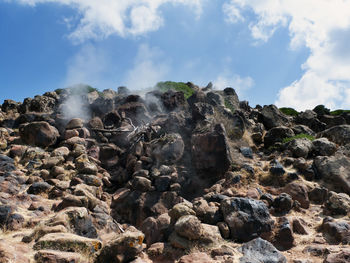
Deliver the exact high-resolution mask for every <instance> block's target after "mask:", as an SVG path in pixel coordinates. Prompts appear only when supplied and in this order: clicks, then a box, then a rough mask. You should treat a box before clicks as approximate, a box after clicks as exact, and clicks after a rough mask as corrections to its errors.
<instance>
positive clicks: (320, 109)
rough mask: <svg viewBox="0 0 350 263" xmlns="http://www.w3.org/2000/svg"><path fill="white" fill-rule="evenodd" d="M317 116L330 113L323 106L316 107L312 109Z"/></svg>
mask: <svg viewBox="0 0 350 263" xmlns="http://www.w3.org/2000/svg"><path fill="white" fill-rule="evenodd" d="M313 111H314V112H316V113H317V115H325V114H329V113H330V109H328V108H326V107H325V106H324V105H317V106H316V107H315V108H314V109H313Z"/></svg>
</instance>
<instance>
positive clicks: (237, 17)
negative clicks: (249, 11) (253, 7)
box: [222, 3, 244, 23]
mask: <svg viewBox="0 0 350 263" xmlns="http://www.w3.org/2000/svg"><path fill="white" fill-rule="evenodd" d="M222 11H223V12H224V15H225V21H226V22H227V23H237V22H239V21H244V18H243V16H242V14H241V12H240V10H239V9H238V8H237V7H236V6H235V5H234V4H231V3H224V5H223V6H222Z"/></svg>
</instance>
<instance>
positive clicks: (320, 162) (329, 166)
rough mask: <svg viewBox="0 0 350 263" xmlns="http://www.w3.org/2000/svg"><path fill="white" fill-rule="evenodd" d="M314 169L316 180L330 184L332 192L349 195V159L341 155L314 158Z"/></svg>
mask: <svg viewBox="0 0 350 263" xmlns="http://www.w3.org/2000/svg"><path fill="white" fill-rule="evenodd" d="M314 167H315V170H316V173H317V177H318V178H322V179H324V180H325V181H326V182H330V183H331V185H330V186H331V187H332V188H333V189H332V190H336V191H339V192H345V193H347V194H350V159H349V158H348V157H346V156H345V155H342V154H336V155H334V156H330V157H320V156H319V157H316V158H315V159H314Z"/></svg>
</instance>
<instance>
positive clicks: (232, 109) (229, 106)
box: [224, 98, 235, 113]
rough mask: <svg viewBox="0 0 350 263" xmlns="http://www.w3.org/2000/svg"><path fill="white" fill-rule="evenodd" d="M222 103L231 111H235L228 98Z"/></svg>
mask: <svg viewBox="0 0 350 263" xmlns="http://www.w3.org/2000/svg"><path fill="white" fill-rule="evenodd" d="M224 104H225V107H226V108H228V109H229V110H230V111H231V112H232V113H234V112H235V107H233V105H232V103H231V102H230V100H229V99H228V98H225V101H224Z"/></svg>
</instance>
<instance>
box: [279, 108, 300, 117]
mask: <svg viewBox="0 0 350 263" xmlns="http://www.w3.org/2000/svg"><path fill="white" fill-rule="evenodd" d="M279 110H280V111H281V112H282V113H284V114H285V115H288V116H298V114H299V112H297V111H296V110H295V109H293V108H280V109H279Z"/></svg>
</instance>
